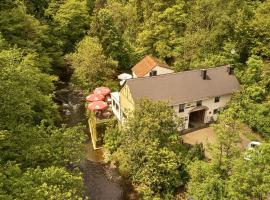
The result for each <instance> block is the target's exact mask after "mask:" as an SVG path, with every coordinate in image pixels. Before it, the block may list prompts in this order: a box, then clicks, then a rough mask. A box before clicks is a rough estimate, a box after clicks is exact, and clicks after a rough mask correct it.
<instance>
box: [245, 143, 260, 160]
mask: <svg viewBox="0 0 270 200" xmlns="http://www.w3.org/2000/svg"><path fill="white" fill-rule="evenodd" d="M261 144H262V143H261V142H257V141H251V142H250V143H249V144H248V145H247V150H246V152H245V156H244V159H245V160H251V155H250V153H251V151H254V150H255V149H256V148H257V147H258V146H260V145H261Z"/></svg>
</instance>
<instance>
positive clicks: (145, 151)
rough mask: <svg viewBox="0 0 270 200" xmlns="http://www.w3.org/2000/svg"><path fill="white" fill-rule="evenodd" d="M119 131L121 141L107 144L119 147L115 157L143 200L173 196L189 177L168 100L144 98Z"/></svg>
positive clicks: (173, 114) (122, 171) (173, 115)
mask: <svg viewBox="0 0 270 200" xmlns="http://www.w3.org/2000/svg"><path fill="white" fill-rule="evenodd" d="M119 131H120V132H121V133H120V134H119V137H118V139H117V140H118V141H119V143H118V144H115V143H107V144H106V145H107V146H111V148H109V149H112V150H115V149H116V148H117V150H116V151H114V152H113V155H112V157H113V159H116V160H117V161H118V163H119V170H120V172H121V173H122V174H123V175H124V176H128V177H130V179H131V181H132V182H133V183H134V184H135V185H136V186H137V190H138V191H139V193H140V194H141V196H142V198H143V199H153V198H157V199H158V198H160V199H166V198H170V197H171V195H172V194H173V192H174V191H175V189H176V188H177V187H178V186H180V185H183V184H184V182H185V178H186V177H185V170H184V164H183V160H184V158H183V157H184V156H183V155H182V154H181V148H183V147H182V146H181V144H179V142H180V141H181V140H180V137H179V134H178V121H177V118H176V116H175V113H174V111H173V110H172V109H171V108H170V107H169V106H168V105H167V104H166V103H165V102H152V101H150V100H147V99H145V100H141V101H140V103H139V104H138V105H137V107H136V109H135V111H134V112H133V113H130V115H129V117H128V118H127V120H126V121H125V127H123V128H122V129H120V130H119ZM110 133H111V134H114V135H115V132H114V131H111V132H110ZM107 134H108V132H107ZM107 137H108V136H107ZM106 141H108V140H106ZM109 141H110V140H109Z"/></svg>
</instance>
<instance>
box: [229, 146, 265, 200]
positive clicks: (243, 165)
mask: <svg viewBox="0 0 270 200" xmlns="http://www.w3.org/2000/svg"><path fill="white" fill-rule="evenodd" d="M249 153H250V157H251V159H250V160H245V159H239V160H238V161H237V162H235V164H234V167H233V170H232V171H233V173H232V175H231V176H230V179H229V183H228V190H229V197H230V199H233V200H234V199H235V200H236V199H241V200H242V199H243V200H248V199H258V200H262V199H267V197H268V196H269V187H270V166H269V163H270V144H269V143H265V144H262V145H261V146H259V147H258V148H256V149H255V150H254V151H252V152H249Z"/></svg>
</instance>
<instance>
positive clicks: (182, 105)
mask: <svg viewBox="0 0 270 200" xmlns="http://www.w3.org/2000/svg"><path fill="white" fill-rule="evenodd" d="M184 111H185V104H180V105H179V112H184Z"/></svg>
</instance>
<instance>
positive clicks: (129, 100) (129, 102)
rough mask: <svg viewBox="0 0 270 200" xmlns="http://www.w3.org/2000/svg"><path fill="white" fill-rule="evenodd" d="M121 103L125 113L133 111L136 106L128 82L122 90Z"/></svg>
mask: <svg viewBox="0 0 270 200" xmlns="http://www.w3.org/2000/svg"><path fill="white" fill-rule="evenodd" d="M120 104H121V109H122V111H123V112H124V113H125V114H127V112H129V111H133V110H134V108H135V103H134V100H133V97H132V95H131V93H130V89H129V87H128V85H127V84H125V86H124V87H123V88H122V89H121V90H120Z"/></svg>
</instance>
